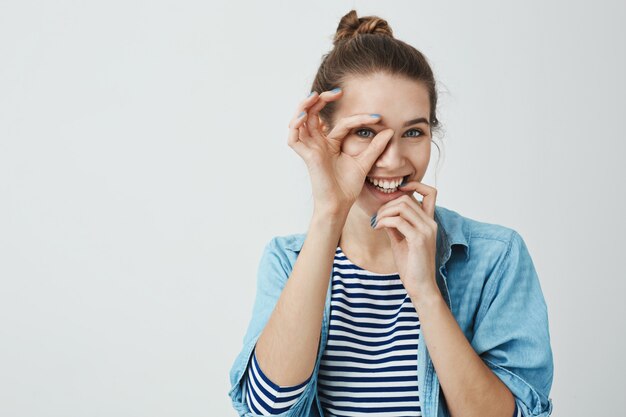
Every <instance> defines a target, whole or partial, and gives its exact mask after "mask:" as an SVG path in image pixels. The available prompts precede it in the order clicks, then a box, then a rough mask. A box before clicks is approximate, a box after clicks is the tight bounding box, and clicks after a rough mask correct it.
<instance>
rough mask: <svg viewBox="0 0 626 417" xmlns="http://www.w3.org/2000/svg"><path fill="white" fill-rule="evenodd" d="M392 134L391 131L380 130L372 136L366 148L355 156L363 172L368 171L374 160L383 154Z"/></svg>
mask: <svg viewBox="0 0 626 417" xmlns="http://www.w3.org/2000/svg"><path fill="white" fill-rule="evenodd" d="M393 132H394V131H393V129H385V130H381V131H380V132H378V134H377V135H376V136H374V139H372V141H371V142H370V143H369V145H367V148H365V150H364V151H363V152H361V153H360V154H359V155H357V157H356V158H355V159H356V160H357V161H359V163H360V164H361V166H362V167H363V170H364V171H365V172H369V171H370V169H371V168H372V165H374V162H376V159H378V157H379V156H380V154H381V153H383V151H384V150H385V148H386V147H387V143H388V142H389V140H390V139H391V138H392V137H393Z"/></svg>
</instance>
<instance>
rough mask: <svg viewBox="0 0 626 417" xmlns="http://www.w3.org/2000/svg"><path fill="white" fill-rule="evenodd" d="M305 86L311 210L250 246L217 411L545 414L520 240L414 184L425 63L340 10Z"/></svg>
mask: <svg viewBox="0 0 626 417" xmlns="http://www.w3.org/2000/svg"><path fill="white" fill-rule="evenodd" d="M312 87H313V88H312V90H313V92H312V93H311V95H309V97H307V98H306V99H304V100H303V101H302V102H301V103H300V105H299V106H298V111H297V113H296V116H294V119H293V120H292V121H291V122H290V125H289V129H290V130H289V137H288V144H289V146H290V147H291V148H292V149H293V150H294V151H295V152H296V153H297V154H298V155H299V156H300V157H302V158H303V159H304V161H305V162H306V165H307V168H308V171H309V174H310V177H311V183H312V190H313V197H314V202H315V208H314V211H313V217H312V219H311V223H310V226H309V230H308V232H307V233H306V234H294V235H288V236H277V237H274V238H273V239H272V240H271V241H270V242H269V244H268V245H267V246H266V248H265V251H264V253H263V256H262V259H261V262H260V265H259V272H258V281H257V296H256V301H255V304H254V309H253V316H252V319H251V321H250V325H249V327H248V330H247V333H246V335H245V337H244V347H243V349H242V351H241V352H240V353H239V355H238V357H237V358H236V360H235V363H234V364H233V367H232V369H231V371H230V379H231V384H232V388H231V390H230V392H229V396H230V397H231V399H232V403H233V407H234V408H235V409H236V410H237V411H238V413H239V414H240V415H241V416H257V415H279V416H330V415H333V416H335V415H336V416H361V415H363V416H365V415H367V416H373V415H376V416H420V415H422V416H426V417H436V416H454V417H458V416H485V417H487V416H500V417H509V416H548V415H550V413H551V411H552V400H551V399H550V398H549V397H548V395H549V392H550V388H551V385H552V377H553V362H552V351H551V347H550V336H549V330H548V317H547V308H546V304H545V301H544V298H543V294H542V291H541V287H540V285H539V280H538V277H537V274H536V271H535V268H534V266H533V263H532V260H531V258H530V255H529V253H528V250H527V247H526V245H525V243H524V241H523V239H522V238H521V236H520V235H519V234H518V233H517V232H516V231H514V230H512V229H510V228H507V227H504V226H499V225H495V224H489V223H483V222H479V221H476V220H472V219H469V218H467V217H463V216H461V215H459V214H458V213H456V212H454V211H452V210H449V209H446V208H443V207H441V206H437V205H436V204H435V201H436V197H437V190H436V189H435V188H433V187H431V186H428V185H426V184H423V183H421V182H420V181H421V180H422V178H423V177H424V174H425V172H426V170H427V168H428V163H429V160H430V152H431V142H432V137H433V132H434V131H435V130H436V128H437V127H438V126H439V122H438V120H437V117H436V105H437V93H436V90H435V80H434V77H433V73H432V70H431V68H430V66H429V64H428V62H427V60H426V59H425V58H424V56H423V55H422V54H421V53H420V52H419V51H417V50H416V49H415V48H413V47H411V46H409V45H407V44H406V43H404V42H402V41H400V40H397V39H395V38H394V37H393V34H392V31H391V29H390V28H389V26H388V25H387V22H386V21H384V20H383V19H380V18H378V17H375V16H368V17H362V18H358V17H357V15H356V12H355V11H354V10H353V11H351V12H349V13H348V14H347V15H345V16H344V17H343V18H342V19H341V21H340V23H339V26H338V29H337V33H336V35H335V40H334V49H333V50H332V51H331V52H330V53H329V54H327V55H326V56H325V57H324V59H323V61H322V64H321V66H320V68H319V70H318V72H317V75H316V77H315V81H314V83H313V86H312ZM415 193H418V194H420V195H421V196H423V199H422V200H421V201H419V200H418V199H416V198H415V197H414V194H415Z"/></svg>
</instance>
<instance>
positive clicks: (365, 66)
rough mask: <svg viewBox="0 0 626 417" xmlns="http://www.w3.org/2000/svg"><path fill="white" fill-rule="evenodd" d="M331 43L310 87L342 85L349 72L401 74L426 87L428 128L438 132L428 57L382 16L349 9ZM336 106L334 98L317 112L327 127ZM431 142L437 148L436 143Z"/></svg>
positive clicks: (351, 73) (431, 73)
mask: <svg viewBox="0 0 626 417" xmlns="http://www.w3.org/2000/svg"><path fill="white" fill-rule="evenodd" d="M333 45H334V47H333V49H332V50H331V51H330V52H328V53H327V54H325V55H323V57H322V63H321V64H320V67H319V69H318V70H317V74H316V75H315V79H314V81H313V85H312V86H311V91H317V92H319V93H321V92H323V91H328V90H332V89H333V88H335V87H343V85H344V81H345V80H346V79H347V78H348V77H353V76H367V75H369V74H373V73H386V74H389V75H393V76H404V77H406V78H408V79H411V80H415V81H417V82H420V83H422V85H424V86H425V87H426V89H427V91H428V96H429V99H430V116H429V123H430V129H431V132H432V134H433V135H434V134H435V133H438V132H439V130H440V124H439V120H438V119H437V89H436V84H435V77H434V75H433V71H432V69H431V67H430V65H429V63H428V60H427V59H426V57H425V56H424V55H423V54H422V53H421V52H420V51H418V50H417V49H415V48H414V47H413V46H411V45H409V44H407V43H405V42H403V41H401V40H399V39H396V38H394V36H393V31H392V30H391V27H390V26H389V24H388V23H387V21H386V20H384V19H382V18H380V17H378V16H364V17H357V14H356V10H350V11H349V12H348V13H347V14H346V15H344V16H343V17H342V18H341V20H340V21H339V26H337V32H336V33H335V37H334V39H333ZM336 107H337V103H336V102H329V103H327V104H326V106H324V108H323V109H322V110H321V111H320V113H319V116H320V118H321V119H322V121H323V122H324V123H325V124H326V125H327V126H328V127H332V126H333V125H334V120H333V115H334V113H335V110H336ZM433 143H434V142H433ZM435 146H437V149H438V150H439V146H438V145H437V144H436V143H435Z"/></svg>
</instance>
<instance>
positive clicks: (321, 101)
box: [308, 89, 343, 139]
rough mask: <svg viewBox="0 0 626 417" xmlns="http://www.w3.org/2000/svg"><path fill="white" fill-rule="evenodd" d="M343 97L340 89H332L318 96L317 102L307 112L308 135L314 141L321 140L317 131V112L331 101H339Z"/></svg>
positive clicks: (318, 120)
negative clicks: (314, 139)
mask: <svg viewBox="0 0 626 417" xmlns="http://www.w3.org/2000/svg"><path fill="white" fill-rule="evenodd" d="M342 96H343V90H342V89H334V90H330V91H324V92H322V93H321V94H320V95H319V96H318V100H317V101H316V102H315V103H314V104H313V105H312V106H311V108H310V109H309V110H308V113H309V124H308V127H309V134H310V135H311V136H313V137H314V138H316V139H321V132H320V130H319V125H320V123H319V122H320V119H319V112H320V110H322V109H323V108H324V106H326V104H328V103H330V102H331V101H335V100H339V99H340V98H341V97H342Z"/></svg>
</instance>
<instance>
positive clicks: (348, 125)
mask: <svg viewBox="0 0 626 417" xmlns="http://www.w3.org/2000/svg"><path fill="white" fill-rule="evenodd" d="M379 121H380V115H379V114H355V115H354V116H348V117H344V118H342V119H341V120H339V121H338V122H337V123H336V124H335V127H333V129H332V130H331V131H330V132H329V133H328V135H327V136H328V138H329V139H335V140H338V141H342V140H343V139H344V138H345V137H346V136H347V135H348V133H350V130H351V129H354V128H355V127H359V126H364V125H367V124H373V123H378V122H379Z"/></svg>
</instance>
